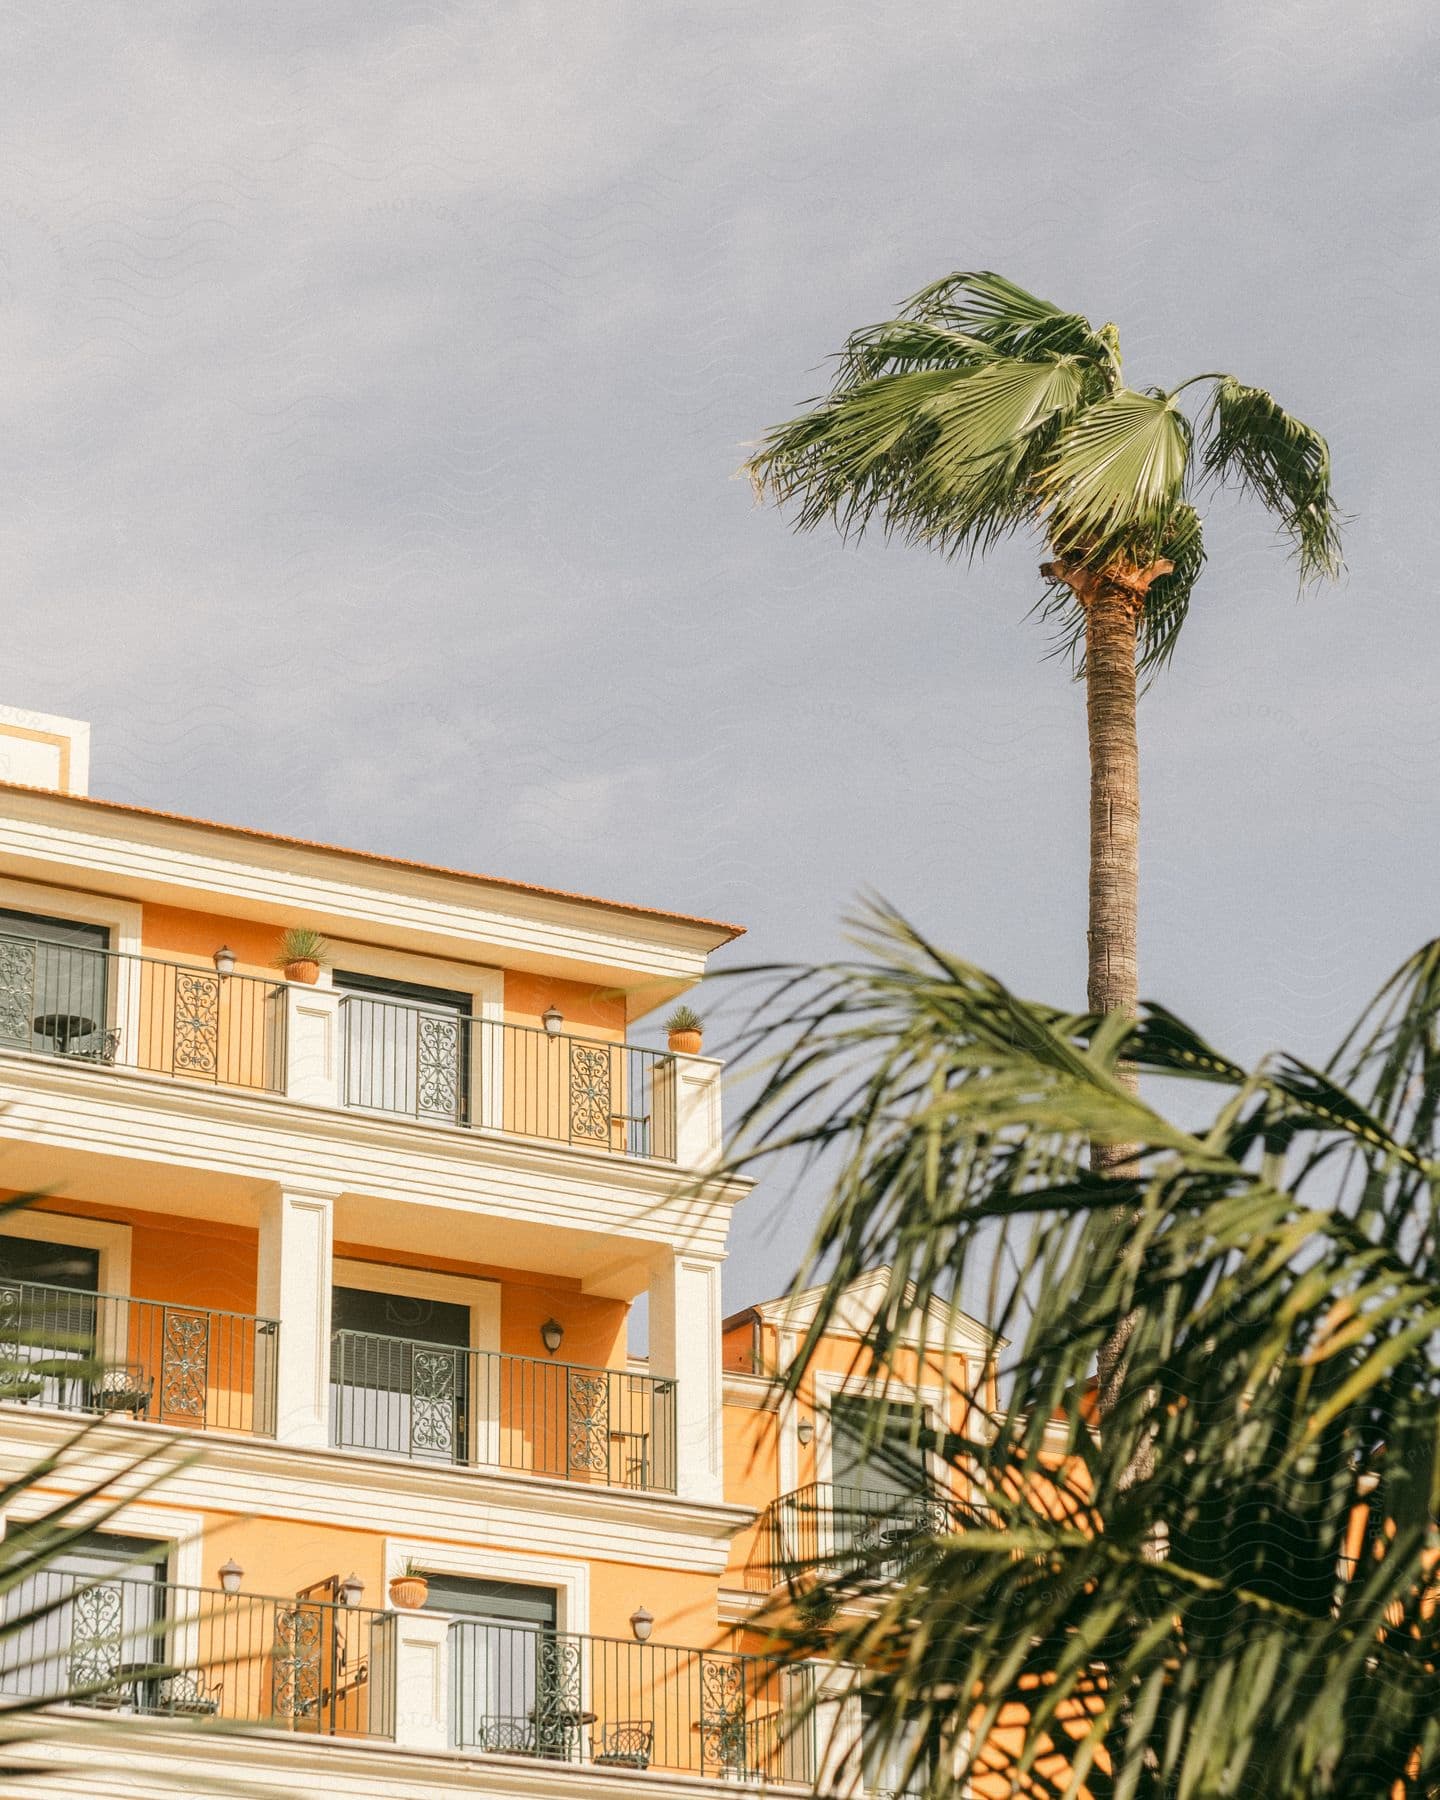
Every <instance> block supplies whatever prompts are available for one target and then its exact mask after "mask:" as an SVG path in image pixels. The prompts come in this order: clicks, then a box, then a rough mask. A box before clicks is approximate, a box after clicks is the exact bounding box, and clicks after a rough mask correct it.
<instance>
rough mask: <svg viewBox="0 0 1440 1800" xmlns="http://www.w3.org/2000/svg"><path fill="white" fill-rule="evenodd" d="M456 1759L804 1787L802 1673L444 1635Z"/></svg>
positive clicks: (590, 1644) (609, 1642)
mask: <svg viewBox="0 0 1440 1800" xmlns="http://www.w3.org/2000/svg"><path fill="white" fill-rule="evenodd" d="M449 1661H450V1693H451V1708H452V1716H451V1720H450V1726H451V1736H452V1742H453V1743H454V1745H455V1747H456V1748H457V1749H461V1750H469V1751H480V1752H487V1751H488V1752H492V1753H499V1754H506V1755H511V1756H531V1757H536V1758H541V1759H545V1760H548V1761H552V1762H564V1763H583V1764H589V1765H591V1766H593V1767H595V1768H611V1769H634V1770H642V1769H658V1770H665V1771H667V1772H669V1773H673V1774H683V1775H699V1776H708V1777H709V1778H711V1779H712V1780H722V1781H748V1782H780V1783H794V1784H803V1785H806V1786H808V1785H809V1784H810V1783H811V1782H812V1781H813V1779H814V1770H815V1754H814V1748H815V1747H814V1734H813V1714H812V1713H811V1711H810V1709H809V1706H808V1701H809V1696H810V1689H811V1677H810V1670H809V1668H808V1667H805V1666H794V1667H787V1666H786V1665H785V1664H784V1663H782V1662H781V1661H780V1660H779V1659H778V1658H773V1657H766V1656H747V1655H743V1654H740V1653H737V1652H731V1651H722V1650H695V1649H687V1648H682V1647H680V1646H677V1645H671V1644H639V1643H635V1642H634V1641H633V1640H629V1639H622V1638H605V1637H591V1636H587V1635H583V1634H580V1633H575V1632H554V1631H547V1630H543V1629H538V1628H535V1627H531V1626H522V1625H500V1624H491V1623H488V1622H485V1621H480V1620H468V1619H467V1620H456V1621H454V1622H452V1624H451V1625H450V1628H449Z"/></svg>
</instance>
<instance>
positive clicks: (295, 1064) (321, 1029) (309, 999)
mask: <svg viewBox="0 0 1440 1800" xmlns="http://www.w3.org/2000/svg"><path fill="white" fill-rule="evenodd" d="M340 1000H341V994H340V990H339V989H338V988H333V987H308V986H307V985H306V984H305V983H304V982H296V981H292V982H288V983H287V984H286V987H285V1093H286V1095H287V1097H288V1098H289V1099H291V1100H308V1101H310V1102H311V1103H312V1104H313V1105H316V1106H339V1105H340V1102H341V1097H342V1096H341V1089H342V1071H341V1067H340V1061H341V1050H342V1046H341V1043H340Z"/></svg>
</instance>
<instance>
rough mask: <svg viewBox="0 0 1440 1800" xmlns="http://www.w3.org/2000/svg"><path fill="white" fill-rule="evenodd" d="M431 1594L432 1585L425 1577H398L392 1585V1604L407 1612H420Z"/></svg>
mask: <svg viewBox="0 0 1440 1800" xmlns="http://www.w3.org/2000/svg"><path fill="white" fill-rule="evenodd" d="M429 1592H430V1583H429V1582H428V1581H427V1580H426V1579H425V1577H424V1576H423V1575H397V1576H396V1577H395V1579H394V1580H393V1581H392V1582H391V1583H390V1604H391V1605H392V1606H399V1607H402V1608H403V1609H404V1610H405V1611H406V1612H419V1610H420V1608H421V1607H422V1606H423V1605H424V1604H425V1596H426V1595H427V1594H428V1593H429Z"/></svg>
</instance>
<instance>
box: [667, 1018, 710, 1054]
mask: <svg viewBox="0 0 1440 1800" xmlns="http://www.w3.org/2000/svg"><path fill="white" fill-rule="evenodd" d="M704 1030H705V1021H704V1020H703V1019H702V1018H701V1017H700V1015H699V1013H697V1012H696V1010H695V1008H694V1007H693V1006H677V1007H676V1008H675V1010H674V1012H672V1013H671V1015H670V1017H669V1018H668V1019H667V1020H666V1021H665V1033H666V1036H667V1038H668V1040H669V1044H670V1048H671V1050H673V1051H674V1052H675V1054H676V1055H677V1056H698V1055H699V1054H700V1046H701V1044H702V1043H703V1042H704V1038H703V1036H702V1034H703V1032H704Z"/></svg>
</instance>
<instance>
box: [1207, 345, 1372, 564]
mask: <svg viewBox="0 0 1440 1800" xmlns="http://www.w3.org/2000/svg"><path fill="white" fill-rule="evenodd" d="M1203 433H1204V439H1205V447H1204V458H1203V468H1204V472H1205V474H1206V475H1207V476H1208V477H1210V478H1211V479H1212V480H1216V481H1225V480H1227V479H1228V480H1234V481H1236V482H1238V484H1239V485H1240V487H1241V488H1242V489H1244V490H1246V491H1248V492H1249V493H1252V494H1254V495H1255V497H1256V498H1257V499H1258V500H1259V501H1260V502H1261V503H1262V504H1263V505H1264V506H1266V507H1268V508H1269V509H1270V511H1271V512H1273V513H1275V514H1276V515H1277V516H1278V517H1279V520H1280V524H1281V528H1282V529H1283V530H1284V531H1286V532H1288V533H1289V535H1290V537H1291V538H1292V539H1293V540H1294V544H1295V549H1296V554H1297V557H1298V560H1299V564H1300V578H1301V580H1302V581H1308V580H1311V579H1313V578H1315V577H1317V576H1321V575H1328V576H1332V577H1333V576H1336V575H1338V574H1339V573H1340V569H1341V562H1340V514H1339V512H1338V510H1337V508H1336V505H1335V498H1334V495H1333V493H1332V492H1331V487H1330V447H1329V445H1328V444H1327V443H1326V442H1325V439H1324V438H1323V437H1321V435H1320V433H1319V432H1318V431H1315V430H1313V429H1312V428H1311V427H1310V426H1309V425H1307V424H1305V422H1304V421H1303V420H1302V419H1297V418H1295V417H1294V416H1293V415H1292V414H1290V413H1287V412H1286V411H1285V409H1284V407H1282V406H1281V405H1279V403H1278V402H1277V401H1276V400H1275V399H1274V397H1273V396H1272V395H1270V394H1268V393H1266V391H1265V389H1264V388H1257V387H1247V386H1246V385H1245V383H1244V382H1241V381H1237V380H1236V379H1235V378H1234V376H1233V375H1226V376H1223V377H1221V379H1220V380H1219V381H1217V383H1216V385H1215V392H1214V395H1213V397H1212V399H1211V402H1210V406H1209V409H1208V411H1207V413H1206V416H1205V421H1204V425H1203Z"/></svg>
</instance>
